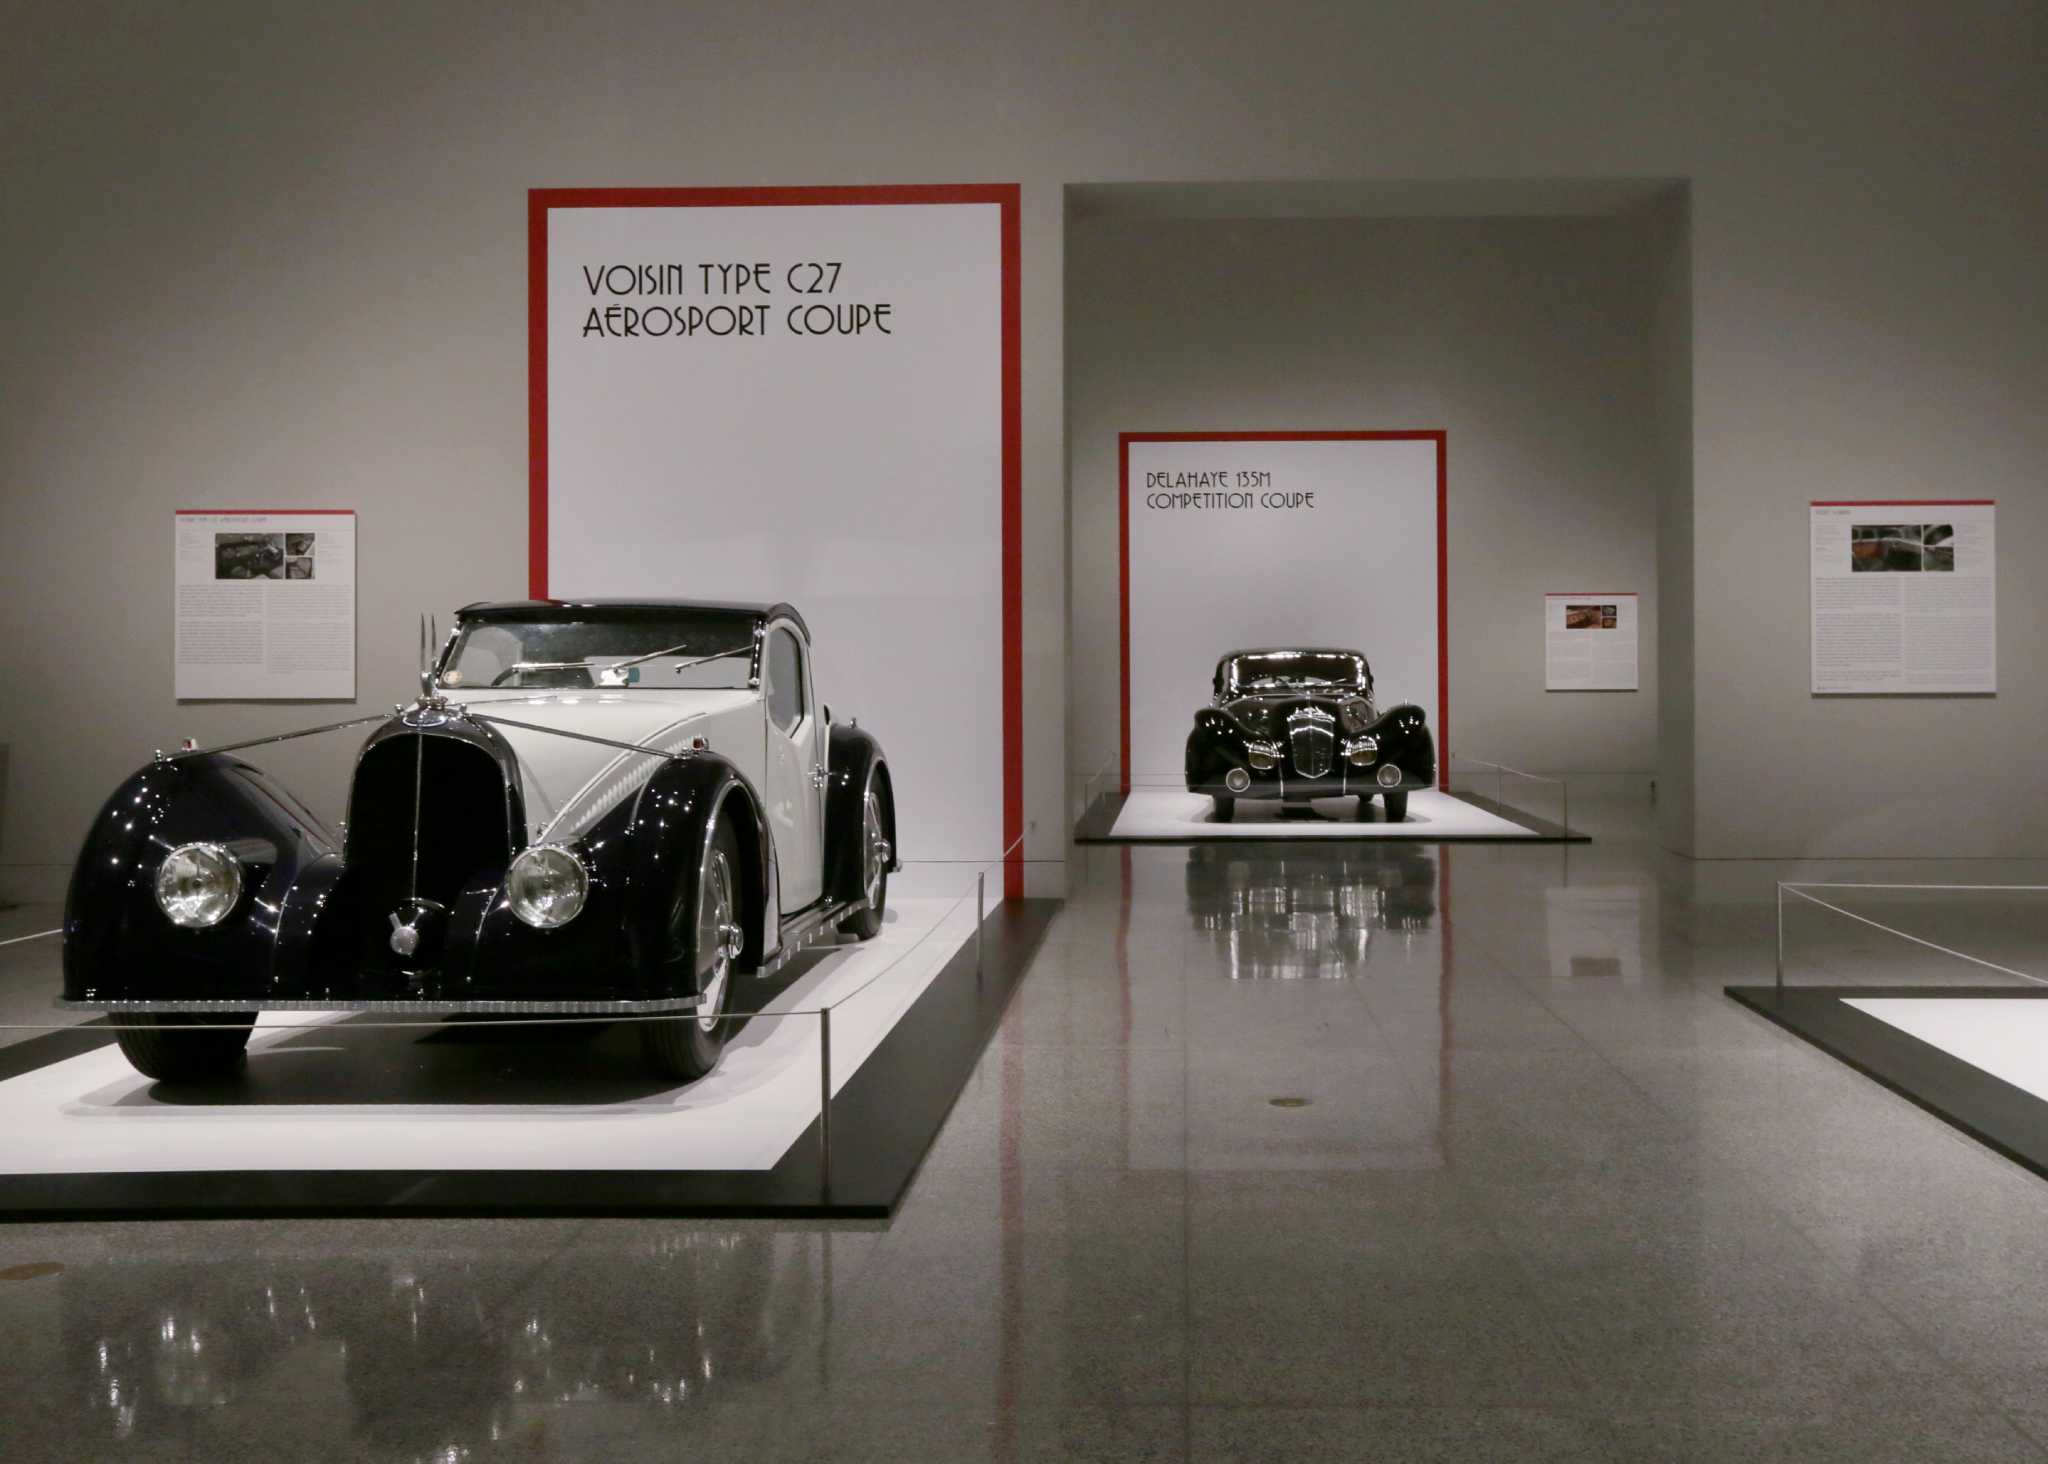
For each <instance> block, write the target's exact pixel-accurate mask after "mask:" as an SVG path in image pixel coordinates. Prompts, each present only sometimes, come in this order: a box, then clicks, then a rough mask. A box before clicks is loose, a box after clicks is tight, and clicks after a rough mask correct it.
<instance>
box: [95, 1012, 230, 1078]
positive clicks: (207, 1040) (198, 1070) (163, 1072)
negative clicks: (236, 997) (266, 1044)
mask: <svg viewBox="0 0 2048 1464" xmlns="http://www.w3.org/2000/svg"><path fill="white" fill-rule="evenodd" d="M114 1020H115V1021H116V1022H117V1023H118V1024H119V1025H120V1026H121V1027H123V1028H124V1030H122V1031H120V1032H118V1033H116V1034H115V1038H114V1040H115V1041H117V1042H119V1043H120V1044H121V1055H122V1056H123V1057H125V1058H127V1059H128V1062H129V1064H130V1065H131V1066H132V1067H134V1069H135V1070H136V1071H137V1072H139V1073H141V1074H142V1075H143V1076H144V1077H146V1078H155V1079H156V1080H157V1081H158V1082H160V1083H190V1082H197V1081H199V1080H201V1079H205V1078H218V1077H223V1076H225V1075H226V1074H228V1073H231V1072H233V1071H235V1069H237V1068H238V1067H240V1066H241V1065H242V1061H243V1056H244V1054H245V1053H246V1052H247V1050H248V1047H249V1032H250V1029H251V1028H252V1027H254V1026H255V1025H256V1014H255V1013H254V1012H133V1013H123V1012H116V1013H115V1014H114Z"/></svg>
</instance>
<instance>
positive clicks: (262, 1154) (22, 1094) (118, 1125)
mask: <svg viewBox="0 0 2048 1464" xmlns="http://www.w3.org/2000/svg"><path fill="white" fill-rule="evenodd" d="M974 928H975V909H974V901H973V899H972V897H971V896H970V897H969V898H967V899H965V900H960V899H953V898H916V897H912V898H900V899H892V901H891V902H890V906H889V911H888V918H887V923H886V925H885V926H884V928H883V930H882V933H881V934H880V935H879V936H877V937H876V938H875V939H874V940H872V941H868V942H865V943H861V944H847V945H843V946H834V947H829V948H824V949H822V950H820V951H819V952H817V953H816V954H815V955H814V956H812V955H807V956H804V957H800V958H799V959H800V960H804V961H807V962H815V964H811V965H810V966H809V967H808V969H805V970H804V971H803V973H802V974H801V975H800V976H799V977H798V978H797V979H796V980H794V981H792V982H791V983H790V984H789V985H788V986H787V987H786V988H784V989H783V990H781V991H780V992H778V993H777V994H776V996H775V997H774V999H773V1000H772V1001H769V1002H768V1003H766V1004H765V1006H764V1007H763V1008H762V1010H763V1011H764V1012H785V1013H805V1012H811V1011H815V1010H816V1009H817V1008H818V1007H819V1006H820V1005H821V1004H831V1003H843V1004H840V1005H837V1006H835V1008H834V1011H833V1016H832V1064H833V1079H834V1081H833V1091H834V1092H835V1093H836V1092H837V1091H838V1090H839V1089H840V1088H841V1087H843V1086H844V1085H845V1084H846V1082H847V1080H848V1079H850V1078H851V1077H852V1076H853V1074H854V1073H855V1071H856V1070H857V1069H858V1068H859V1067H860V1065H861V1064H862V1063H863V1062H865V1061H866V1060H867V1058H868V1057H869V1055H870V1054H871V1053H873V1052H874V1050H875V1048H876V1047H877V1046H878V1045H879V1044H880V1043H881V1041H882V1039H883V1038H884V1037H886V1036H887V1035H888V1033H889V1032H890V1030H891V1029H892V1028H893V1027H894V1026H895V1025H896V1023H897V1022H898V1020H899V1019H901V1017H902V1016H903V1014H904V1013H905V1012H906V1011H907V1010H908V1009H909V1008H910V1006H911V1005H912V1003H914V1002H915V1001H916V1000H917V998H918V997H919V996H920V995H921V994H922V993H923V992H924V990H925V989H926V987H928V986H929V985H930V984H931V982H932V980H933V978H934V977H935V976H937V975H938V973H939V972H940V970H941V969H942V968H943V967H944V966H945V964H946V962H947V961H948V960H949V959H950V958H951V957H952V956H953V955H954V954H955V953H956V952H958V951H959V950H960V948H961V947H962V946H963V945H965V944H966V943H967V941H968V940H969V939H970V938H971V937H972V936H973V934H974ZM921 938H922V940H921ZM920 940H921V943H920ZM871 978H875V979H874V981H873V984H872V985H868V984H867V983H868V982H869V981H870V979H871ZM863 987H865V989H862V988H863ZM856 992H858V995H855V993H856ZM309 1021H311V1022H318V1023H321V1024H322V1025H323V1026H327V1027H332V1028H333V1031H332V1037H331V1040H330V1039H329V1037H328V1034H327V1033H326V1032H324V1031H322V1032H313V1033H308V1032H306V1031H305V1030H303V1027H304V1024H305V1023H307V1022H309ZM344 1021H345V1014H341V1013H337V1014H334V1015H333V1016H331V1017H325V1018H323V1017H321V1016H320V1015H319V1014H316V1013H306V1012H273V1013H266V1014H264V1016H263V1018H262V1019H261V1020H260V1021H259V1023H258V1030H257V1033H256V1036H255V1037H254V1038H253V1039H252V1040H251V1042H250V1045H249V1071H248V1075H247V1078H246V1079H245V1080H244V1082H243V1083H242V1084H239V1085H237V1088H238V1089H242V1090H245V1091H243V1092H237V1093H235V1095H234V1096H226V1097H223V1096H221V1095H220V1091H219V1090H213V1089H209V1090H208V1091H207V1092H206V1093H204V1094H193V1093H190V1092H167V1091H164V1090H160V1089H158V1088H157V1085H155V1084H153V1083H152V1082H151V1081H150V1080H149V1079H148V1078H145V1077H143V1076H142V1075H141V1074H139V1073H137V1072H136V1071H135V1070H134V1069H133V1068H131V1067H130V1066H129V1065H128V1063H127V1060H126V1059H125V1058H123V1057H122V1056H121V1053H120V1049H119V1048H117V1047H114V1046H111V1045H109V1046H107V1047H104V1048H100V1049H97V1050H95V1051H92V1052H88V1053H85V1054H83V1055H81V1056H78V1057H72V1058H68V1059H65V1060H62V1061H59V1062H55V1063H51V1064H50V1065H48V1066H46V1067H42V1068H37V1069H35V1070H34V1071H31V1072H27V1073H23V1074H21V1075H20V1076H18V1077H15V1078H11V1079H8V1080H6V1081H5V1082H0V1174H17V1175H31V1174H92V1173H97V1174H123V1173H127V1174H139V1173H170V1172H179V1171H186V1172H190V1171H213V1172H226V1171H252V1170H253V1171H262V1170H301V1169H306V1168H309V1167H317V1168H319V1169H322V1170H412V1169H418V1170H441V1171H446V1170H497V1169H520V1170H767V1169H772V1168H773V1167H774V1166H775V1164H776V1163H777V1161H778V1160H780V1159H781V1158H782V1156H783V1155H784V1154H785V1153H786V1152H788V1150H789V1148H790V1146H791V1145H792V1144H793V1143H795V1141H796V1140H797V1138H798V1137H799V1136H800V1135H801V1134H802V1133H803V1132H804V1130H805V1129H806V1128H807V1127H808V1126H809V1125H810V1124H811V1123H812V1122H813V1121H814V1120H815V1119H816V1118H817V1116H818V1098H819V1093H818V1035H819V1021H818V1019H817V1018H816V1017H815V1016H809V1015H790V1016H785V1017H783V1018H782V1019H780V1020H774V1019H771V1018H770V1017H768V1016H765V1015H764V1016H760V1017H755V1018H754V1019H752V1020H751V1021H749V1022H748V1023H747V1024H746V1025H745V1026H744V1027H743V1028H742V1029H741V1030H740V1032H739V1033H738V1034H737V1035H736V1036H735V1037H734V1038H733V1039H732V1041H731V1042H730V1043H729V1044H728V1045H727V1047H726V1050H725V1055H724V1058H723V1060H722V1061H721V1062H720V1063H719V1066H718V1068H717V1069H716V1070H715V1071H714V1072H713V1073H712V1074H711V1075H710V1076H709V1077H707V1078H704V1079H702V1080H701V1081H699V1082H696V1083H693V1084H688V1085H684V1086H679V1087H674V1088H669V1089H666V1090H661V1089H660V1082H659V1080H658V1079H652V1078H645V1071H646V1070H645V1069H644V1068H637V1067H635V1066H634V1061H635V1059H637V1058H638V1055H639V1050H638V1046H637V1043H633V1042H631V1041H624V1042H618V1043H615V1044H612V1045H611V1046H609V1047H607V1048H606V1049H605V1050H604V1052H603V1053H602V1058H603V1060H604V1061H606V1062H611V1061H612V1060H613V1059H615V1058H616V1059H617V1063H618V1066H617V1070H616V1072H613V1071H610V1070H601V1071H600V1073H599V1075H598V1077H597V1079H596V1080H594V1081H592V1082H591V1083H590V1084H589V1087H590V1089H591V1091H593V1092H598V1091H600V1090H609V1091H611V1092H612V1093H614V1094H616V1093H617V1091H619V1090H620V1089H621V1088H622V1087H623V1088H624V1090H625V1091H628V1092H631V1093H633V1094H634V1096H632V1097H629V1098H625V1099H619V1098H617V1097H616V1096H613V1097H609V1098H606V1097H598V1098H595V1099H594V1100H593V1101H587V1102H576V1101H573V1096H572V1095H573V1089H574V1084H573V1083H571V1084H569V1085H568V1092H566V1093H565V1089H564V1084H563V1083H562V1082H561V1081H559V1080H550V1075H549V1074H548V1073H546V1072H542V1071H535V1072H534V1073H533V1074H532V1075H531V1078H530V1081H531V1082H533V1084H534V1089H533V1091H536V1092H538V1093H539V1094H541V1095H542V1099H541V1101H529V1102H521V1101H517V1098H516V1090H517V1085H518V1084H519V1082H520V1081H521V1076H522V1075H521V1074H520V1073H519V1072H517V1071H516V1070H512V1069H510V1068H509V1067H507V1068H506V1069H504V1070H503V1072H502V1077H500V1074H499V1072H497V1071H492V1072H490V1073H489V1074H488V1075H487V1076H488V1081H487V1082H486V1083H484V1084H481V1085H480V1084H479V1083H478V1082H477V1081H475V1080H471V1081H468V1082H466V1083H465V1084H464V1085H463V1091H464V1092H465V1093H466V1094H467V1095H468V1096H470V1097H471V1098H474V1097H475V1096H476V1094H477V1093H478V1091H479V1088H480V1087H481V1088H482V1090H483V1091H489V1092H493V1093H495V1091H496V1089H497V1088H499V1087H503V1088H504V1089H505V1090H506V1095H507V1096H506V1100H505V1101H502V1102H500V1101H490V1102H476V1101H468V1102H449V1103H441V1102H432V1103H423V1102H417V1101H397V1102H393V1101H388V1098H389V1096H390V1095H389V1094H380V1093H378V1092H376V1091H369V1090H370V1089H372V1088H374V1085H375V1084H376V1082H377V1081H378V1079H379V1076H380V1072H381V1071H382V1069H380V1066H379V1064H378V1063H377V1062H375V1061H372V1060H371V1059H370V1057H369V1056H368V1054H369V1051H370V1049H371V1048H373V1047H380V1046H381V1048H382V1049H383V1050H386V1051H388V1050H389V1049H391V1048H392V1047H393V1046H395V1045H400V1044H407V1045H403V1046H401V1048H400V1050H401V1051H402V1052H403V1053H404V1055H405V1059H406V1061H407V1062H409V1063H410V1064H412V1066H413V1068H414V1070H417V1069H419V1068H420V1067H422V1066H424V1067H426V1068H429V1069H431V1068H432V1067H433V1066H435V1065H436V1064H442V1063H446V1064H449V1065H458V1066H459V1065H462V1064H463V1062H464V1058H465V1053H464V1052H463V1051H462V1050H459V1049H442V1048H439V1047H436V1046H434V1045H433V1044H431V1043H428V1044H420V1042H419V1039H420V1038H421V1037H423V1036H425V1035H426V1034H425V1033H423V1032H420V1031H417V1030H413V1031H393V1030H391V1029H375V1028H365V1027H362V1026H359V1025H356V1024H353V1023H350V1024H348V1025H347V1026H345V1027H344V1026H343V1025H341V1024H343V1023H344ZM620 1025H622V1024H620ZM266 1029H267V1030H266ZM434 1030H435V1031H436V1032H437V1033H441V1034H448V1033H453V1034H454V1035H457V1036H463V1035H468V1034H467V1033H466V1032H455V1031H454V1029H452V1028H449V1027H442V1028H438V1029H434ZM472 1030H474V1031H475V1032H476V1033H477V1034H478V1035H481V1036H486V1037H488V1036H490V1035H492V1034H491V1032H490V1029H489V1028H488V1027H487V1026H486V1025H485V1024H478V1025H477V1026H476V1027H475V1028H474V1029H472ZM513 1030H514V1029H511V1028H506V1027H499V1028H497V1031H498V1032H500V1033H503V1032H511V1031H513ZM618 1030H619V1026H618V1025H615V1026H613V1027H612V1028H610V1029H608V1033H607V1035H608V1036H609V1034H610V1033H616V1032H618ZM631 1035H632V1034H631V1033H625V1034H624V1036H625V1037H627V1038H629V1039H630V1037H631ZM485 1051H486V1052H488V1049H485ZM467 1057H468V1066H469V1069H470V1070H471V1071H472V1072H474V1070H475V1068H476V1066H477V1057H476V1055H475V1051H474V1050H471V1051H470V1052H469V1053H468V1054H467ZM525 1060H527V1061H529V1062H531V1061H532V1054H531V1051H530V1049H529V1050H528V1052H527V1056H526V1059H525ZM298 1065H318V1066H319V1069H320V1072H321V1080H320V1086H321V1087H322V1088H323V1089H325V1090H327V1091H352V1090H353V1088H354V1087H357V1086H360V1087H363V1088H364V1089H365V1091H364V1092H363V1099H362V1101H359V1102H358V1101H324V1102H289V1101H286V1102H280V1101H278V1097H277V1095H278V1094H279V1093H280V1092H281V1093H283V1094H285V1095H287V1096H288V1095H289V1094H290V1093H291V1092H292V1091H294V1082H295V1079H296V1072H295V1069H296V1068H297V1066H298ZM642 1079H644V1082H642V1081H641V1080H642ZM636 1083H639V1084H640V1086H639V1087H638V1088H636V1087H635V1086H634V1085H635V1084H636ZM303 1087H304V1084H303V1083H300V1084H299V1088H300V1089H303ZM228 1091H231V1092H232V1091H233V1090H228ZM266 1093H267V1094H268V1095H269V1096H266ZM565 1098H568V1099H569V1101H561V1100H563V1099H565ZM550 1099H553V1100H555V1101H549V1100H550ZM380 1100H386V1101H380Z"/></svg>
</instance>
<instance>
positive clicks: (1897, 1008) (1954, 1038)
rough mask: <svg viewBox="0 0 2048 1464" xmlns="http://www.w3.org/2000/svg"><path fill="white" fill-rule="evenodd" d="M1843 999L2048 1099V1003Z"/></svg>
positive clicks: (1987, 999)
mask: <svg viewBox="0 0 2048 1464" xmlns="http://www.w3.org/2000/svg"><path fill="white" fill-rule="evenodd" d="M1843 999H1844V1000H1845V1001H1846V1002H1847V1003H1848V1004H1849V1005H1850V1006H1852V1007H1854V1008H1856V1010H1858V1011H1860V1012H1862V1013H1864V1014H1865V1015H1867V1016H1872V1017H1876V1018H1877V1019H1878V1020H1879V1021H1880V1022H1884V1023H1886V1024H1888V1025H1890V1026H1893V1027H1896V1028H1898V1029H1899V1030H1900V1031H1901V1032H1904V1033H1906V1034H1907V1035H1908V1036H1912V1037H1917V1038H1919V1039H1920V1040H1921V1041H1922V1042H1925V1043H1926V1044H1927V1045H1928V1046H1930V1047H1938V1048H1940V1049H1941V1050H1942V1051H1943V1052H1946V1053H1947V1054H1948V1055H1949V1056H1950V1057H1953V1058H1956V1059H1958V1060H1960V1061H1962V1062H1966V1063H1968V1064H1969V1065H1970V1066H1971V1067H1974V1068H1978V1069H1981V1070H1982V1071H1984V1072H1987V1073H1989V1074H1991V1076H1992V1077H1994V1078H1997V1079H1999V1080H2001V1081H2002V1082H2007V1083H2010V1084H2012V1085H2013V1086H2014V1087H2015V1088H2018V1089H2020V1090H2021V1091H2023V1092H2027V1093H2031V1094H2033V1095H2034V1096H2035V1097H2036V1098H2041V1099H2048V1002H2036V1001H2014V1000H2012V999H2011V998H2009V997H1967V996H1954V997H1951V996H1870V997H1845V998H1843Z"/></svg>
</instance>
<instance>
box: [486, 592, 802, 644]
mask: <svg viewBox="0 0 2048 1464" xmlns="http://www.w3.org/2000/svg"><path fill="white" fill-rule="evenodd" d="M693 610H694V611H701V612H705V613H708V614H712V615H730V616H733V617H734V618H735V619H744V620H790V621H794V622H795V623H796V627H797V629H798V630H801V631H802V632H803V633H804V639H805V640H809V639H810V638H811V628H810V626H808V625H806V624H805V623H804V618H803V616H802V615H800V614H798V613H797V609H796V607H795V606H794V605H789V604H784V603H781V602H779V601H778V602H777V603H775V604H763V603H755V602H749V601H741V600H478V601H476V602H474V603H473V604H469V605H464V606H463V607H462V608H461V609H460V610H458V611H456V612H455V614H456V616H457V617H458V618H460V619H463V620H548V619H552V618H554V617H555V616H556V615H557V614H561V613H563V612H582V611H588V612H591V613H592V614H593V615H595V616H596V617H599V618H603V619H617V620H660V619H665V618H667V617H669V616H672V615H674V614H676V613H677V612H678V611H684V612H688V611H693ZM586 618H587V617H586Z"/></svg>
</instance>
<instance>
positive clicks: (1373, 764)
mask: <svg viewBox="0 0 2048 1464" xmlns="http://www.w3.org/2000/svg"><path fill="white" fill-rule="evenodd" d="M1435 780H1436V743H1435V740H1434V739H1433V738H1431V736H1430V734H1429V726H1428V723H1427V720H1426V719H1425V718H1424V716H1423V713H1422V708H1421V707H1418V706H1410V705H1402V706H1397V707H1390V708H1389V709H1387V710H1386V711H1384V712H1382V711H1379V710H1377V709H1375V707H1374V706H1373V700H1372V667H1371V666H1369V665H1368V664H1366V659H1365V656H1364V654H1363V653H1362V652H1359V651H1334V650H1265V651H1232V652H1231V653H1230V654H1229V655H1227V656H1225V657H1224V658H1223V659H1222V660H1221V661H1218V662H1217V663H1216V679H1215V683H1214V695H1213V696H1212V698H1211V701H1210V704H1209V705H1208V706H1206V707H1203V708H1202V709H1201V710H1200V711H1198V712H1196V713H1195V726H1194V730H1193V731H1192V732H1190V733H1189V734H1188V747H1187V784H1188V791H1189V792H1190V793H1205V794H1207V795H1208V796H1209V797H1210V798H1212V799H1214V800H1215V803H1216V817H1217V819H1218V821H1220V822H1224V823H1228V822H1229V821H1230V818H1231V813H1232V810H1233V809H1234V808H1235V807H1236V805H1237V800H1238V799H1240V798H1271V799H1279V800H1280V801H1281V802H1282V803H1283V804H1306V803H1308V802H1311V801H1312V800H1314V799H1317V798H1344V797H1353V796H1355V797H1356V798H1357V799H1358V813H1359V817H1361V818H1363V817H1365V814H1366V810H1367V809H1368V808H1369V807H1370V806H1371V804H1372V800H1373V797H1374V796H1375V795H1377V796H1378V797H1379V799H1380V801H1381V802H1382V803H1384V804H1385V805H1386V810H1387V821H1388V822H1389V823H1399V822H1401V821H1402V820H1403V819H1405V818H1407V816H1408V794H1409V793H1410V792H1411V791H1412V790H1413V789H1416V788H1427V787H1429V786H1430V785H1431V784H1432V783H1433V782H1435Z"/></svg>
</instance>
